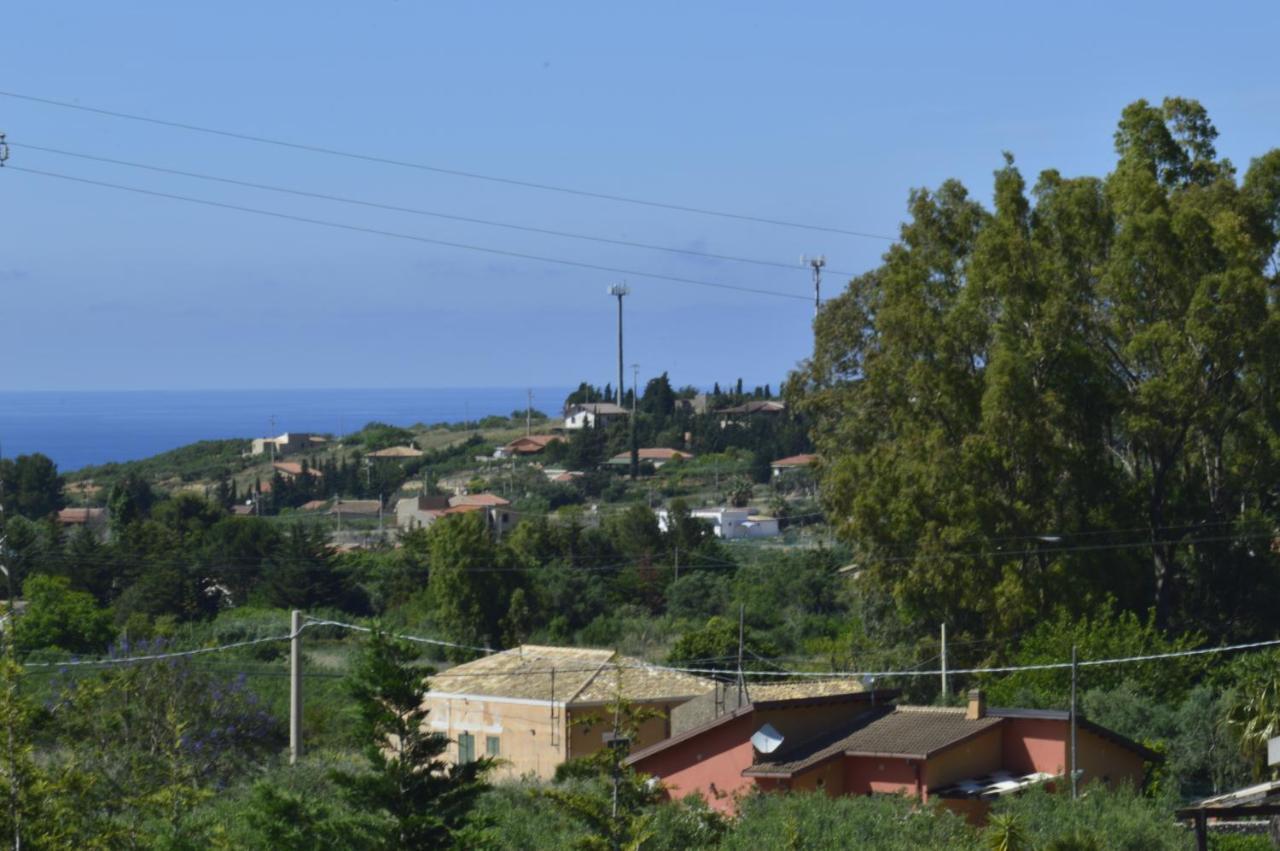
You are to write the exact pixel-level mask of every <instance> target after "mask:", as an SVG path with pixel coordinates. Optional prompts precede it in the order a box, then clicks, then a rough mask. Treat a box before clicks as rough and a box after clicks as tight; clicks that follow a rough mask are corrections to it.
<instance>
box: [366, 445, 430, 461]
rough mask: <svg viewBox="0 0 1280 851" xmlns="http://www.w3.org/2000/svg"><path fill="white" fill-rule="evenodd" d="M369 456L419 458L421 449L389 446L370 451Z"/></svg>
mask: <svg viewBox="0 0 1280 851" xmlns="http://www.w3.org/2000/svg"><path fill="white" fill-rule="evenodd" d="M368 457H370V458H421V457H422V450H421V449H414V448H413V447H412V446H389V447H387V448H386V449H379V450H377V451H376V452H370V453H369V455H368Z"/></svg>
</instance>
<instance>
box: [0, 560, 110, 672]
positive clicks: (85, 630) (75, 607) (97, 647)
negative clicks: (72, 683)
mask: <svg viewBox="0 0 1280 851" xmlns="http://www.w3.org/2000/svg"><path fill="white" fill-rule="evenodd" d="M22 597H23V599H24V600H26V603H27V607H26V609H25V610H24V611H23V612H22V616H21V617H19V618H17V620H16V622H15V623H14V627H13V632H14V641H15V642H16V644H17V646H18V648H20V650H21V652H23V653H30V652H31V651H33V650H42V649H48V650H60V651H63V652H65V653H77V654H78V653H100V652H102V651H103V650H105V649H106V647H107V644H108V642H110V641H111V639H112V638H114V637H115V628H114V627H113V626H112V624H111V612H110V611H108V610H107V609H99V608H98V606H97V603H96V601H95V600H94V599H93V595H91V594H88V593H86V592H84V591H72V590H71V583H70V581H68V580H67V579H66V578H65V577H62V576H46V575H41V574H36V575H33V576H30V577H28V578H27V580H26V581H25V582H23V583H22Z"/></svg>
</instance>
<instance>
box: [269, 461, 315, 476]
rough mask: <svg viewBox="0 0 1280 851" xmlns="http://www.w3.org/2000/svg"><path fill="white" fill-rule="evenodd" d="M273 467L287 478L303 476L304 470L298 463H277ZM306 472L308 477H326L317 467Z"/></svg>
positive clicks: (308, 468) (307, 469)
mask: <svg viewBox="0 0 1280 851" xmlns="http://www.w3.org/2000/svg"><path fill="white" fill-rule="evenodd" d="M271 467H272V469H274V470H277V471H279V472H281V473H284V474H285V475H286V476H301V475H302V469H303V468H302V465H301V464H299V463H298V462H297V461H275V462H273V463H272V465H271ZM306 471H307V475H308V476H315V477H316V478H320V477H321V476H323V475H324V473H321V472H320V471H319V470H317V469H316V468H315V467H307V468H306Z"/></svg>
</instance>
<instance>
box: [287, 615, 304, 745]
mask: <svg viewBox="0 0 1280 851" xmlns="http://www.w3.org/2000/svg"><path fill="white" fill-rule="evenodd" d="M301 756H302V612H300V611H298V610H297V609H294V610H293V613H292V614H291V615H290V616H289V764H290V765H296V764H297V762H298V758H299V757H301Z"/></svg>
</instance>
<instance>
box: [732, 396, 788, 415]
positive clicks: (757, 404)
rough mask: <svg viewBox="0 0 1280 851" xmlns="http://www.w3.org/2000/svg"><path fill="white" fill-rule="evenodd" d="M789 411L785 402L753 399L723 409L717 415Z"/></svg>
mask: <svg viewBox="0 0 1280 851" xmlns="http://www.w3.org/2000/svg"><path fill="white" fill-rule="evenodd" d="M786 409H787V405H786V403H785V402H775V401H773V400H772V399H766V400H760V399H752V400H751V401H750V402H744V403H742V404H741V405H734V406H733V407H731V408H721V409H719V410H718V411H716V413H717V414H780V413H782V412H783V411H785V410H786Z"/></svg>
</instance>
